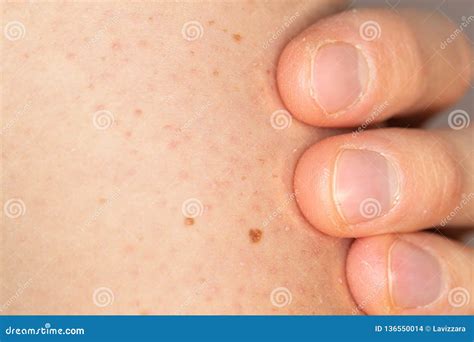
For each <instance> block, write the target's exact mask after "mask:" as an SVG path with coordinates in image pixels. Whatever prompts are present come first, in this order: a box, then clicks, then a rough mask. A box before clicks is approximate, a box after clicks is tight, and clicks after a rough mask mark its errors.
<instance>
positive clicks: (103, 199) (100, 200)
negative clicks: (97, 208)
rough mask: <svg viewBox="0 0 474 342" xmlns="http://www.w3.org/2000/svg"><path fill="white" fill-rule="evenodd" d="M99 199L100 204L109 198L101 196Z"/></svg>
mask: <svg viewBox="0 0 474 342" xmlns="http://www.w3.org/2000/svg"><path fill="white" fill-rule="evenodd" d="M97 201H98V202H99V203H100V204H104V203H105V202H107V198H104V197H100V198H99V199H98V200H97Z"/></svg>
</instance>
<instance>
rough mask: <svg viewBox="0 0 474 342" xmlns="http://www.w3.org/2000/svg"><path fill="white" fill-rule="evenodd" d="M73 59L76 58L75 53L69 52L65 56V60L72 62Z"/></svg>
mask: <svg viewBox="0 0 474 342" xmlns="http://www.w3.org/2000/svg"><path fill="white" fill-rule="evenodd" d="M74 58H76V54H75V53H72V52H69V53H68V54H67V55H66V59H69V60H73V59H74Z"/></svg>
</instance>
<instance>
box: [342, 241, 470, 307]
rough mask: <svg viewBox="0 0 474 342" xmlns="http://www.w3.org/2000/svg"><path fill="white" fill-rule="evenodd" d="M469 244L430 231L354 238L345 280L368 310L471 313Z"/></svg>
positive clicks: (358, 302)
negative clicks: (465, 244)
mask: <svg viewBox="0 0 474 342" xmlns="http://www.w3.org/2000/svg"><path fill="white" fill-rule="evenodd" d="M473 257H474V253H473V250H472V249H469V248H467V247H466V246H463V245H462V244H459V243H455V242H454V241H452V240H449V239H447V238H445V237H442V236H438V235H436V234H430V233H411V234H401V235H396V234H387V235H380V236H374V237H368V238H362V239H357V240H356V241H355V242H354V243H353V245H352V246H351V248H350V250H349V254H348V256H347V263H346V273H347V281H348V284H349V287H350V289H351V293H352V295H353V297H354V300H355V301H356V303H357V305H358V308H359V309H360V310H363V311H364V312H366V313H368V314H376V315H377V314H378V315H380V314H418V315H431V314H458V315H459V314H473V313H474V305H473V303H474V301H473V300H471V295H472V294H473V290H474V289H473V283H472V279H471V276H472V262H473V261H474V260H473V259H474V258H473Z"/></svg>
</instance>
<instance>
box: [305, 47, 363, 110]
mask: <svg viewBox="0 0 474 342" xmlns="http://www.w3.org/2000/svg"><path fill="white" fill-rule="evenodd" d="M368 74H369V68H368V65H367V60H366V59H365V57H364V55H363V54H362V53H361V52H360V51H359V49H357V48H355V47H354V46H353V45H351V44H347V43H330V44H326V45H323V46H322V47H321V48H319V50H318V51H317V54H316V56H315V57H314V60H313V73H312V77H313V79H312V86H313V89H312V90H313V94H312V95H313V97H314V98H315V99H316V100H317V101H318V103H319V105H320V106H321V107H322V108H323V109H324V110H325V111H326V112H327V113H328V114H332V113H336V112H339V111H341V110H343V109H345V108H348V107H349V106H350V105H352V104H353V103H354V102H356V101H357V100H358V99H359V97H360V96H361V95H362V94H363V92H364V91H365V88H366V85H367V81H368Z"/></svg>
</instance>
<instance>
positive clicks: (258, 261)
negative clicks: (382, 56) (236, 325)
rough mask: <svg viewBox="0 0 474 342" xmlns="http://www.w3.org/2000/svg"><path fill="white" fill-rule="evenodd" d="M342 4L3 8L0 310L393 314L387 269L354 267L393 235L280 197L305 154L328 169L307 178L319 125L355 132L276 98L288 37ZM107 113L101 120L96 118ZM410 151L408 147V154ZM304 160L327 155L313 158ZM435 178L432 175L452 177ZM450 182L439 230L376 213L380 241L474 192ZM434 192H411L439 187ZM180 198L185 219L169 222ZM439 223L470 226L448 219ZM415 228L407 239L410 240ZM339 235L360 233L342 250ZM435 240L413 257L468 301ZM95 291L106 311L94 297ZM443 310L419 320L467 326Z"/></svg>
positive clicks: (457, 250) (458, 153)
mask: <svg viewBox="0 0 474 342" xmlns="http://www.w3.org/2000/svg"><path fill="white" fill-rule="evenodd" d="M344 8H345V4H344V3H343V2H342V1H341V2H338V1H315V2H306V1H304V2H286V3H285V2H275V3H266V4H259V3H258V2H238V3H237V2H235V3H217V2H209V3H194V4H192V3H180V4H175V3H171V4H164V3H160V4H159V5H158V4H111V3H108V4H101V5H100V4H91V3H79V4H67V5H64V4H63V5H60V4H46V3H45V4H4V5H3V22H10V21H20V22H21V23H22V24H23V25H24V27H25V28H26V34H25V36H24V37H23V38H22V39H21V40H14V41H11V40H8V39H3V40H2V50H3V51H4V52H3V58H4V61H5V63H4V65H5V67H4V69H3V71H2V76H3V78H2V82H3V84H4V85H5V86H4V92H3V96H2V127H3V130H2V148H3V154H2V184H3V191H2V203H3V204H5V203H7V202H8V201H9V200H11V199H20V200H21V203H22V204H23V205H24V210H23V212H22V215H20V216H18V217H14V216H16V215H12V213H11V212H8V211H7V212H5V209H4V211H3V213H2V226H3V229H2V249H1V251H2V256H1V259H2V265H1V275H2V276H1V279H2V280H1V291H0V305H1V306H0V309H1V310H2V311H1V313H2V314H359V313H364V312H365V313H369V314H371V313H387V312H388V313H398V312H400V310H398V309H397V308H394V307H393V305H392V301H391V299H390V295H391V294H390V293H389V291H388V290H387V291H386V288H385V287H384V286H385V285H384V286H379V285H378V284H385V283H384V282H383V281H382V280H381V279H380V278H383V277H385V276H386V274H387V272H386V270H387V265H384V263H383V262H378V263H377V265H378V267H379V268H378V269H380V274H379V275H380V278H378V279H375V278H374V277H375V276H377V275H378V273H374V272H371V273H370V274H365V273H364V267H363V265H362V264H360V263H358V262H356V261H357V260H363V261H365V262H366V263H365V264H367V263H369V264H370V263H371V261H372V260H376V261H379V260H387V259H386V258H385V257H384V256H382V255H383V254H384V253H386V252H387V250H388V249H390V248H391V246H392V242H393V240H394V239H395V235H391V234H388V235H382V236H375V237H369V238H363V237H364V236H369V235H370V236H371V235H375V234H376V232H375V230H376V229H375V226H376V225H377V224H376V223H373V224H370V223H367V224H365V225H364V226H363V230H362V233H361V234H360V235H358V236H355V235H354V234H350V233H344V232H342V233H341V232H340V230H339V229H340V227H341V226H340V225H337V227H333V226H331V223H330V222H329V223H328V222H326V221H325V219H326V217H330V216H331V215H334V217H337V216H336V212H334V208H333V207H332V206H329V207H328V206H326V203H329V201H330V199H331V198H332V197H331V194H330V193H321V194H318V196H320V197H318V198H326V199H327V200H325V201H324V203H321V204H319V203H318V202H317V199H314V198H312V197H308V196H314V193H312V194H308V193H306V192H305V188H304V187H302V188H301V189H296V200H295V193H294V192H295V189H294V187H293V184H294V183H295V185H296V188H297V182H298V179H302V180H304V181H305V182H310V181H311V179H312V178H311V177H310V180H308V179H305V177H307V175H308V172H307V171H306V170H305V169H302V168H301V165H303V163H304V160H305V159H302V158H306V159H307V160H310V161H311V160H312V158H315V157H316V156H318V158H322V160H321V163H326V164H327V167H326V168H325V169H324V170H325V171H324V170H323V169H321V172H325V173H327V172H332V171H333V170H332V165H333V164H331V160H332V159H331V158H333V156H334V155H333V154H331V153H332V151H333V150H336V149H337V146H336V145H338V144H340V143H341V141H343V139H345V138H344V137H345V135H336V134H339V133H341V130H340V129H333V128H339V127H346V126H357V124H358V122H359V121H358V117H357V115H354V117H351V119H350V120H349V121H347V122H344V118H343V116H340V117H339V119H338V120H340V121H338V122H329V123H327V124H320V122H319V121H317V120H318V119H315V118H317V117H318V113H317V112H315V111H314V108H312V109H311V110H307V107H305V104H304V103H303V102H304V101H306V99H305V96H306V94H307V93H306V92H305V90H304V89H298V92H295V93H292V95H291V96H292V100H289V98H288V93H286V91H287V89H286V88H285V85H288V86H289V87H290V86H291V82H292V79H291V76H292V74H291V72H288V71H286V70H285V68H286V66H285V60H284V59H283V58H284V57H282V59H280V64H278V61H279V56H280V53H281V52H282V50H283V49H284V47H285V45H286V44H288V43H289V42H290V41H291V40H292V38H293V37H295V36H296V35H297V34H298V33H300V32H302V31H303V30H304V29H305V28H307V27H310V26H311V25H312V24H313V23H315V22H318V19H320V18H323V17H327V16H330V15H331V14H334V13H336V12H338V11H341V10H343V9H344ZM229 13H232V15H229ZM282 18H286V19H282ZM292 18H293V19H292ZM382 19H383V18H382ZM382 19H381V20H382ZM195 21H197V22H199V23H200V25H201V26H202V36H201V37H199V38H198V39H196V40H192V39H191V40H188V39H186V37H188V38H189V36H186V34H183V32H182V28H183V25H184V24H185V23H188V22H195ZM285 21H286V23H287V25H285ZM303 34H304V33H303ZM295 39H296V40H298V39H299V38H298V37H297V38H295ZM311 39H312V37H311V36H309V37H308V39H307V40H306V41H310V42H311ZM290 44H292V43H290ZM290 48H291V45H290ZM283 56H284V55H283ZM290 62H291V64H292V65H294V67H296V68H297V67H298V66H304V63H305V61H304V60H303V59H301V60H296V59H295V60H292V61H287V63H288V64H289V63H290ZM458 64H459V63H455V65H458ZM463 70H464V69H463ZM430 84H431V83H430ZM393 88H394V89H395V90H394V91H396V89H397V87H393ZM465 89H466V84H464V85H461V86H459V90H458V91H457V92H456V93H455V94H454V95H450V97H449V98H447V99H445V101H444V102H442V101H441V102H440V105H439V106H438V107H435V109H438V108H440V107H442V106H445V105H446V104H448V103H452V102H453V101H454V100H455V99H457V98H458V97H459V96H460V95H461V94H462V93H463V92H464V90H465ZM405 90H406V89H405ZM280 96H281V97H280ZM400 96H401V95H400ZM282 100H283V101H282ZM285 108H286V109H288V110H289V111H290V112H291V114H293V115H294V118H293V120H292V122H291V124H290V125H288V127H285V128H283V129H277V128H281V127H277V126H278V124H277V123H276V122H275V121H272V120H271V116H272V113H275V112H276V111H278V110H282V109H285ZM403 109H406V108H403ZM104 111H105V112H104ZM394 111H395V110H393V111H389V113H390V112H394ZM97 113H99V114H97ZM104 113H105V114H104ZM110 113H111V114H112V117H113V122H112V123H111V124H110V125H109V124H108V123H107V120H106V122H105V126H104V124H103V122H102V121H99V120H95V121H94V118H96V119H97V115H100V116H101V117H102V118H104V115H105V118H106V119H110V117H111V116H110ZM360 113H363V111H362V110H361V112H360ZM361 115H362V114H361ZM307 118H309V119H307ZM386 118H387V117H383V119H386ZM285 119H287V117H286V116H285ZM361 121H362V120H361ZM304 122H306V123H304ZM272 123H273V125H272ZM316 126H318V127H316ZM322 126H324V128H323V127H322ZM104 127H106V128H104ZM275 127H277V128H275ZM455 133H456V134H454V133H451V132H446V133H440V135H441V134H443V137H444V138H445V139H446V141H447V145H449V146H450V147H449V148H452V149H453V153H448V152H446V153H445V154H446V155H448V154H449V155H450V156H451V157H452V158H463V157H464V156H465V154H466V153H468V152H466V151H465V149H464V146H465V145H466V144H465V142H464V141H465V139H466V136H464V138H463V136H462V134H461V132H458V131H457V132H455ZM376 134H377V133H376V132H375V131H373V132H372V131H371V132H365V131H364V132H362V133H361V134H360V135H359V137H360V138H359V139H358V140H357V141H358V142H360V141H363V143H364V144H368V143H371V142H374V144H376V143H377V138H376ZM397 134H405V132H402V133H397ZM332 135H334V137H332V138H330V139H331V140H328V139H326V138H327V137H329V136H332ZM423 137H424V135H422V134H421V135H416V137H415V138H413V143H412V146H415V147H413V148H415V149H416V151H417V152H416V153H417V154H421V153H423V151H424V150H423V146H425V145H426V144H425V142H424V141H423ZM467 140H469V139H467ZM416 142H419V146H418V145H416ZM320 144H326V145H320ZM312 146H313V147H312ZM318 146H319V147H318ZM320 146H327V148H324V149H323V151H322V152H320V153H311V151H314V150H312V149H318V148H320ZM390 146H392V145H389V147H390ZM443 146H444V145H443ZM305 151H310V152H309V153H311V154H308V153H305ZM302 155H303V157H301V156H302ZM305 156H306V157H305ZM405 158H409V156H408V157H407V156H405ZM298 160H300V162H299V163H298ZM406 162H407V163H408V161H406ZM297 163H298V165H300V166H299V169H298V168H296V165H297ZM434 165H439V168H440V169H439V174H440V175H444V174H445V173H444V171H445V170H444V169H442V167H451V166H450V164H449V165H448V163H447V162H446V163H445V162H444V161H441V162H438V163H434ZM452 165H454V166H453V167H455V168H456V170H457V169H458V167H459V165H460V164H459V163H456V162H453V164H452ZM456 165H457V166H456ZM471 166H472V165H471ZM426 167H427V168H432V165H431V164H429V165H426ZM295 168H296V173H295ZM312 169H313V168H312ZM298 170H299V171H298ZM318 170H319V169H316V172H320V171H318ZM463 170H464V168H463ZM402 171H403V168H402ZM462 172H464V171H462ZM462 172H461V171H460V174H461V175H460V176H459V177H462V181H459V180H458V179H457V178H455V179H454V180H453V182H460V184H462V185H459V186H458V187H455V186H453V185H452V184H447V185H446V187H445V189H448V191H449V192H450V193H452V201H450V202H449V203H446V202H447V201H446V202H443V203H442V204H441V205H445V206H446V207H445V208H444V207H443V210H440V212H436V213H435V214H436V215H438V216H439V217H438V216H436V217H434V218H425V219H426V221H423V222H422V223H417V222H415V221H408V222H406V223H407V225H405V227H409V228H403V227H399V226H396V224H395V223H396V222H397V218H394V217H391V218H390V217H388V218H386V220H389V221H387V222H389V223H391V224H392V226H391V227H392V228H390V227H388V226H387V230H386V231H384V232H380V231H378V233H388V232H393V231H394V230H397V231H400V232H408V231H410V232H412V231H415V230H417V229H421V228H427V225H428V223H429V225H434V224H435V223H436V222H437V221H436V220H438V221H440V220H441V219H442V218H443V217H444V216H442V214H443V215H444V214H446V212H447V213H449V211H450V210H452V207H454V206H455V205H456V203H458V202H456V201H457V200H458V195H459V194H458V192H459V191H463V192H472V189H471V190H470V188H466V187H467V185H466V184H468V183H466V182H467V177H466V176H465V175H464V176H463V173H462ZM466 172H470V171H469V169H468V171H466ZM404 175H406V177H412V179H415V180H417V181H426V182H429V180H428V179H426V180H425V178H424V177H422V176H424V174H423V175H422V176H417V174H412V173H407V174H404ZM456 175H457V173H456ZM298 177H300V178H298ZM471 179H472V178H471ZM430 184H431V183H430ZM456 184H457V183H456ZM471 184H472V183H471ZM461 188H462V190H461ZM321 189H324V188H323V187H321ZM430 189H431V191H432V192H433V193H429V194H428V193H427V194H426V196H424V197H423V198H426V199H431V198H435V197H436V196H437V195H438V193H437V192H436V191H442V190H440V189H439V188H437V187H431V188H430ZM401 198H402V200H404V201H412V202H414V201H415V200H416V199H415V198H414V197H413V198H411V197H409V198H408V199H405V197H401ZM450 198H451V197H450ZM189 200H191V203H193V204H194V205H196V204H197V207H198V212H199V214H198V215H197V216H195V217H191V216H194V215H193V214H192V213H191V212H189V209H185V210H183V203H189V202H186V201H189ZM196 200H197V201H196ZM297 202H298V203H297ZM404 203H407V202H404ZM298 205H299V206H298ZM425 205H426V206H428V207H429V205H430V203H426V204H425ZM405 206H406V208H409V207H410V204H409V203H407V204H405ZM470 206H472V203H471V204H470ZM469 208H470V211H471V212H472V207H468V208H467V209H465V210H466V212H467V213H469ZM7 213H8V214H9V215H6V214H7ZM315 213H316V214H315ZM317 213H324V214H325V215H326V216H324V217H319V216H317ZM397 213H398V212H396V215H402V214H397ZM313 214H315V215H316V216H312V215H313ZM12 216H13V217H12ZM416 218H417V217H414V218H413V219H416ZM378 219H380V220H384V218H378ZM331 222H334V221H331ZM451 222H454V223H456V225H460V224H461V225H468V224H469V223H470V222H469V218H468V216H465V215H463V214H462V213H461V214H459V215H457V216H456V218H455V219H454V221H451ZM384 223H386V222H384ZM471 223H472V222H471ZM377 226H380V225H377ZM383 226H384V227H385V226H386V225H385V224H384V225H383ZM336 228H337V229H336ZM403 229H405V230H403ZM420 234H421V235H423V234H425V233H419V234H414V235H413V234H410V235H406V239H409V240H410V241H412V242H413V243H416V239H419V238H420V236H421V235H420ZM396 236H398V235H396ZM403 236H405V235H403ZM342 237H343V238H342ZM349 237H357V238H360V239H358V240H356V242H355V243H354V244H352V245H351V242H352V240H351V239H348V238H349ZM439 239H440V238H438V237H431V236H430V237H428V238H425V239H423V243H424V244H425V245H426V244H427V243H428V244H430V245H429V248H431V249H432V250H433V251H434V253H439V254H438V255H441V256H449V255H452V256H454V255H455V256H456V258H455V259H453V260H457V261H456V262H454V261H453V262H452V265H453V267H451V268H450V267H449V266H450V265H446V267H445V268H443V269H444V270H446V271H447V272H450V273H449V274H452V277H450V278H449V279H450V281H451V282H452V283H450V284H449V286H450V287H452V286H454V285H456V286H459V287H464V288H468V289H469V290H470V291H471V290H472V288H471V286H472V284H471V283H470V282H469V280H468V279H467V278H466V277H465V276H463V274H464V275H466V274H468V273H467V272H466V270H464V271H463V270H462V267H463V266H464V265H466V267H469V266H467V265H468V262H469V258H471V261H472V252H471V251H470V250H468V249H466V248H462V247H461V246H458V245H456V244H454V242H449V243H448V242H447V241H444V240H442V241H440V240H439ZM351 246H352V247H351ZM459 258H461V260H459ZM451 259H452V258H451ZM451 259H450V260H451ZM365 264H364V265H365ZM454 265H456V269H455V268H454ZM346 266H347V267H346ZM372 266H373V265H372ZM453 272H457V273H453ZM354 274H357V277H355V276H353V275H354ZM364 277H365V278H364ZM364 283H365V284H366V286H365V288H364V286H362V285H361V284H364ZM374 284H375V285H374ZM367 285H370V286H367ZM372 285H373V286H372ZM104 288H105V289H106V292H105V293H106V297H107V298H108V299H107V300H106V302H105V304H107V305H103V304H104V302H102V300H101V298H100V297H99V296H98V295H97V293H100V291H103V290H101V289H104ZM364 289H369V290H370V289H372V290H373V289H376V291H375V292H374V291H371V292H370V293H364ZM380 289H381V290H380ZM448 290H449V288H448ZM98 291H99V292H98ZM275 291H276V292H275ZM103 293H104V292H103ZM275 293H277V294H278V293H280V294H282V293H283V295H281V296H276V295H275ZM111 294H112V296H113V301H111V300H109V299H110V298H111ZM272 294H273V295H272ZM281 298H283V301H281ZM440 303H441V304H440V305H439V306H436V307H435V308H434V309H433V308H432V307H430V308H429V310H430V311H428V313H444V312H446V313H451V312H452V313H469V312H472V307H470V306H464V307H462V308H459V309H457V310H454V309H453V308H452V307H450V306H448V303H447V302H446V296H445V297H443V299H442V300H441V301H440ZM412 311H413V310H411V311H410V312H409V313H411V312H412ZM415 311H416V310H415ZM416 312H424V311H422V310H421V309H420V310H418V311H416Z"/></svg>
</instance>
